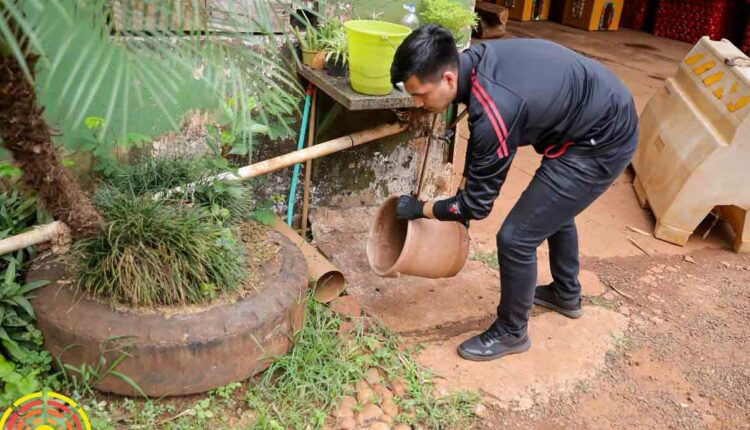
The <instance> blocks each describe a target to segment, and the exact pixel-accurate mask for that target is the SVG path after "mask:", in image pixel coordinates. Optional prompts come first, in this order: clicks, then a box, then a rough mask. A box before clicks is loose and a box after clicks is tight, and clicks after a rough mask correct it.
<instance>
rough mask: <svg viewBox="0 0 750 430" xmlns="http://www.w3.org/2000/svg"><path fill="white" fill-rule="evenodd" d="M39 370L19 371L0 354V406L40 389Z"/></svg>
mask: <svg viewBox="0 0 750 430" xmlns="http://www.w3.org/2000/svg"><path fill="white" fill-rule="evenodd" d="M39 373H40V370H39V369H35V370H31V371H19V370H18V369H16V365H15V364H13V363H12V362H10V361H8V360H6V359H5V357H3V355H2V354H0V406H4V405H10V404H11V403H13V402H14V401H15V400H18V399H19V398H20V397H21V396H24V395H26V394H29V393H33V392H34V391H37V390H39V388H41V386H42V385H41V383H40V382H39V377H38V375H39Z"/></svg>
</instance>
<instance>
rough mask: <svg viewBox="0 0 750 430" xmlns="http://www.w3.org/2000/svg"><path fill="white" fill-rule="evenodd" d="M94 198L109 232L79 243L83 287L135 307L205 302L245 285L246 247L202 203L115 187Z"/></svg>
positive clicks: (79, 278) (76, 249) (78, 266)
mask: <svg viewBox="0 0 750 430" xmlns="http://www.w3.org/2000/svg"><path fill="white" fill-rule="evenodd" d="M94 203H95V204H96V206H97V208H98V209H99V210H100V211H101V212H102V214H103V215H104V217H105V219H106V220H107V225H106V227H105V229H104V233H103V234H101V235H98V236H94V237H89V238H86V239H83V240H80V241H78V242H76V244H75V245H74V255H75V257H76V264H75V273H76V279H77V281H78V285H79V286H80V287H82V288H83V289H85V290H86V291H88V292H90V293H92V294H93V295H95V296H97V297H100V298H102V299H105V300H108V301H110V302H119V303H124V304H127V305H130V306H155V305H185V304H190V303H201V302H206V301H209V300H211V299H213V298H215V297H216V295H217V294H218V293H220V292H227V291H235V290H238V289H240V288H241V285H242V281H243V279H244V274H245V272H244V267H245V264H244V252H243V248H242V247H241V246H239V244H238V243H237V241H236V240H235V238H234V235H233V234H232V231H231V230H230V229H229V228H228V227H225V226H223V225H222V224H221V223H217V222H216V220H215V218H214V217H213V216H212V215H211V213H210V212H209V211H208V210H206V209H205V208H204V207H203V206H201V205H188V204H184V203H183V202H179V201H173V200H159V199H154V198H153V196H152V195H135V194H133V193H130V192H123V191H121V190H118V189H116V188H113V187H106V186H105V187H103V188H101V189H100V190H99V191H98V192H97V193H96V195H95V197H94Z"/></svg>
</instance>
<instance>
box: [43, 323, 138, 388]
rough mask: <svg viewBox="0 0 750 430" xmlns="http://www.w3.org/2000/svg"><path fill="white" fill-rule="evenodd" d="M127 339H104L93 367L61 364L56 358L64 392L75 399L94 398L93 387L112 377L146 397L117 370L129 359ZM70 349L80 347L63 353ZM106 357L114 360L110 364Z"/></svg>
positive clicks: (121, 337) (84, 364)
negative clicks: (85, 396) (72, 395)
mask: <svg viewBox="0 0 750 430" xmlns="http://www.w3.org/2000/svg"><path fill="white" fill-rule="evenodd" d="M127 339H128V337H127V336H112V337H109V338H107V339H105V340H104V342H102V344H101V345H100V350H101V351H102V352H101V354H100V355H99V360H97V362H96V364H94V365H91V364H87V363H83V364H81V365H80V366H73V365H71V364H68V363H65V364H63V362H62V361H61V360H60V358H59V357H57V365H58V367H59V368H60V372H59V373H58V375H59V376H60V377H61V387H62V388H63V389H64V391H66V392H71V393H73V394H74V396H75V397H80V396H83V395H89V396H94V395H95V392H94V385H96V384H97V383H99V382H100V381H101V380H102V379H104V378H106V377H107V376H109V375H112V376H114V377H116V378H118V379H121V380H122V381H124V382H125V383H127V384H128V385H130V386H131V387H133V390H135V392H136V393H138V394H140V395H141V396H143V397H146V395H145V394H144V393H143V390H141V387H139V386H138V384H136V383H135V381H133V380H132V379H131V378H130V377H129V376H127V375H125V374H123V373H121V372H119V371H118V370H117V368H118V367H119V366H120V364H121V363H122V362H123V361H125V360H126V359H127V358H128V357H130V352H129V350H130V344H129V343H128V341H127ZM72 348H80V345H69V346H68V347H66V348H65V351H67V350H68V349H72ZM63 352H64V351H63ZM108 357H114V359H112V361H111V362H110V361H109V358H108ZM56 376H57V375H56Z"/></svg>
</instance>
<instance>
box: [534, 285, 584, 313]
mask: <svg viewBox="0 0 750 430" xmlns="http://www.w3.org/2000/svg"><path fill="white" fill-rule="evenodd" d="M534 304H536V305H539V306H543V307H545V308H547V309H552V310H553V311H555V312H557V313H560V314H562V315H565V316H566V317H568V318H574V319H575V318H580V317H581V316H583V309H581V299H580V298H579V299H578V302H577V303H566V302H563V300H562V299H560V297H559V296H558V295H557V293H556V292H555V289H554V288H552V285H542V286H539V287H536V291H534Z"/></svg>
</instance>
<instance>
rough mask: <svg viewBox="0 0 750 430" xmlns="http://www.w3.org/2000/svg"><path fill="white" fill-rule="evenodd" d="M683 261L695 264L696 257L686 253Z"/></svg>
mask: <svg viewBox="0 0 750 430" xmlns="http://www.w3.org/2000/svg"><path fill="white" fill-rule="evenodd" d="M682 261H686V262H688V263H693V264H695V258H693V257H691V256H689V255H686V256H684V257H682Z"/></svg>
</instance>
